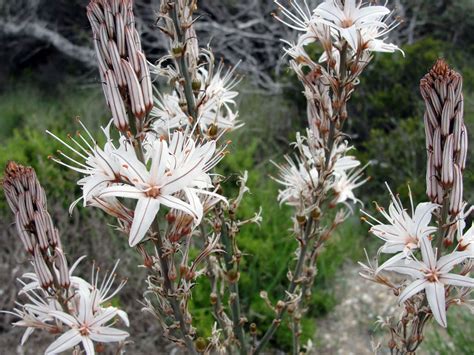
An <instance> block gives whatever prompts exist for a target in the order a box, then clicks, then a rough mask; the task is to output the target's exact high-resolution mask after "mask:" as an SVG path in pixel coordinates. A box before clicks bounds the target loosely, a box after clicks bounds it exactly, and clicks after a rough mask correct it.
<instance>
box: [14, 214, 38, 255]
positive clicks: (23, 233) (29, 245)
mask: <svg viewBox="0 0 474 355" xmlns="http://www.w3.org/2000/svg"><path fill="white" fill-rule="evenodd" d="M15 222H16V223H15V226H16V231H17V233H18V236H19V237H20V240H21V242H22V243H23V246H24V248H25V250H26V251H27V252H28V253H30V254H33V251H34V248H35V244H36V243H35V239H34V237H33V236H32V235H31V234H30V232H28V231H27V230H26V229H25V227H24V225H23V224H22V222H21V220H20V215H19V213H18V212H17V213H16V214H15Z"/></svg>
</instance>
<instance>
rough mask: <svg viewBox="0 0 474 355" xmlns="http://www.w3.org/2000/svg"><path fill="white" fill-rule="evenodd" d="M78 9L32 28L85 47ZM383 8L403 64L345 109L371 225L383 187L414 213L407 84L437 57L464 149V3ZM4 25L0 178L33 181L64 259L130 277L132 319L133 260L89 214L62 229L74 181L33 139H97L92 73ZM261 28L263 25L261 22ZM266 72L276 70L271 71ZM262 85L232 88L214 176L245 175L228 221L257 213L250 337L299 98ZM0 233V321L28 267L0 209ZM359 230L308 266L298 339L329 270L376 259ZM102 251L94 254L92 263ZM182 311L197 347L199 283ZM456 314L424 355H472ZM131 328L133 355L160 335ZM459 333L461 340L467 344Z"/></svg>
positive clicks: (349, 227) (298, 123) (136, 284)
mask: <svg viewBox="0 0 474 355" xmlns="http://www.w3.org/2000/svg"><path fill="white" fill-rule="evenodd" d="M86 2H87V1H77V2H74V6H70V4H69V2H67V1H58V2H54V5H53V3H50V6H51V7H50V9H49V11H48V12H44V11H42V12H41V15H42V16H43V20H44V21H49V22H48V23H53V24H54V23H56V27H55V28H57V29H58V30H62V29H64V32H63V33H62V35H63V36H65V37H67V38H69V39H70V40H71V41H75V42H76V43H82V44H83V43H86V44H87V41H88V40H89V37H88V35H87V32H86V25H87V23H86V22H85V19H84V17H80V19H76V17H75V14H76V13H81V11H82V9H83V8H84V5H85V3H86ZM144 3H147V2H146V1H145V2H144ZM203 3H206V2H205V1H203ZM223 3H225V4H224V5H221V6H228V7H229V8H231V9H232V6H236V5H235V4H234V3H233V2H232V1H228V2H223ZM395 3H397V4H402V5H404V8H403V9H404V15H405V16H406V21H405V24H404V25H402V26H401V27H400V32H399V33H400V34H399V37H398V38H394V41H398V42H400V43H401V45H402V48H403V50H404V52H405V56H402V54H401V53H397V54H395V55H383V54H377V55H376V56H375V58H374V60H373V63H372V64H371V65H370V66H369V68H368V70H367V71H366V72H365V73H364V75H363V77H362V79H361V82H360V85H359V87H358V88H357V89H356V92H355V94H354V96H353V98H352V100H351V101H350V104H349V107H348V109H349V113H350V120H349V123H348V127H347V131H348V133H349V136H350V140H351V143H352V144H353V145H354V146H355V148H356V150H355V151H354V152H355V154H356V155H357V157H358V158H359V159H360V160H361V161H362V162H364V163H365V162H369V161H370V162H371V165H370V166H369V168H368V169H367V174H368V175H370V176H371V177H372V180H371V181H370V182H369V183H367V184H366V185H364V186H363V187H362V188H360V189H359V191H358V192H357V194H358V196H359V197H360V198H361V199H362V200H363V201H364V203H365V208H366V209H368V210H369V211H372V212H373V209H372V203H371V202H372V201H374V200H377V201H379V202H381V203H382V204H384V203H385V202H386V201H387V198H386V197H387V193H386V189H385V187H384V182H385V181H386V182H387V183H389V185H390V186H391V188H392V189H393V190H395V191H398V192H400V193H401V196H402V199H406V192H407V184H410V187H411V189H412V191H413V192H414V196H415V200H416V201H422V200H425V192H424V190H425V159H426V152H425V142H424V130H423V119H422V113H423V103H422V100H421V96H420V94H419V90H418V84H419V80H420V78H421V77H422V76H423V75H424V74H425V73H426V72H427V70H428V69H429V68H430V67H431V66H432V65H433V63H434V62H435V60H436V59H437V58H439V57H443V58H445V59H446V60H447V61H448V62H449V63H450V64H451V66H452V67H454V68H455V69H456V70H458V71H460V72H461V73H462V75H463V77H464V98H465V121H466V123H467V126H468V131H469V133H470V138H471V142H474V140H473V137H472V132H473V131H474V65H473V64H472V57H473V55H474V2H473V1H472V0H465V1H456V2H451V1H440V0H436V1H414V2H412V3H410V2H408V1H401V2H400V1H395ZM389 5H390V3H389ZM205 6H207V5H205ZM3 10H4V11H5V9H3ZM9 10H11V8H10V9H9ZM0 13H1V12H0ZM459 14H463V19H462V21H459V19H460V15H459ZM3 15H5V13H3ZM266 15H268V14H266ZM61 16H62V17H61ZM413 18H415V26H414V27H413V28H412V29H411V30H408V29H407V26H408V27H410V26H411V25H412V24H413ZM6 19H7V16H6V15H5V16H4V17H0V20H1V21H0V38H1V39H2V42H3V40H5V43H6V45H5V46H2V49H1V50H0V61H1V62H2V63H5V65H2V66H1V68H0V82H1V83H2V84H1V85H0V142H1V143H0V166H4V165H5V164H6V162H7V161H8V160H16V161H18V162H20V163H22V164H26V165H32V166H33V167H34V168H35V169H36V171H37V173H38V176H39V178H40V180H41V182H42V183H43V186H44V187H45V189H46V192H47V195H48V199H49V204H50V209H53V215H54V216H55V218H56V220H57V221H58V225H59V226H60V229H61V231H62V233H63V240H64V244H65V245H67V246H68V248H69V250H68V251H69V253H70V255H72V256H74V257H76V256H79V255H82V254H88V255H89V258H88V259H89V260H93V259H95V258H96V259H98V260H100V263H103V264H105V265H108V266H111V264H112V262H113V261H112V260H113V259H115V258H121V259H122V266H121V267H120V273H121V274H122V275H123V276H124V277H128V278H129V285H128V287H126V291H125V293H124V294H123V295H122V296H121V297H122V298H121V302H123V303H124V304H126V305H127V307H128V309H129V310H131V309H136V308H137V307H139V306H140V305H139V303H138V301H137V300H139V299H140V297H141V295H140V294H139V293H137V292H136V290H139V289H140V288H141V287H142V285H143V283H142V280H143V275H142V272H141V271H140V269H137V268H136V265H137V264H138V263H139V260H138V258H137V257H136V255H134V254H133V252H132V251H131V250H130V249H129V248H127V246H126V243H124V242H123V236H117V235H115V236H114V233H113V230H112V228H110V226H109V224H110V223H113V221H111V220H109V219H108V218H106V217H104V216H103V215H102V214H101V213H100V212H98V211H93V210H86V209H84V208H82V207H79V208H77V209H76V210H75V211H74V213H73V215H72V216H71V217H68V216H67V212H66V211H65V208H66V207H67V206H68V205H69V203H70V202H72V201H73V200H75V198H76V197H77V196H79V190H78V188H77V186H76V180H77V178H78V175H77V174H76V173H74V172H72V171H70V170H67V169H65V168H63V167H60V166H58V165H57V164H55V163H54V162H52V161H50V160H49V159H48V156H49V155H51V154H55V152H56V150H57V149H60V148H61V147H60V145H59V144H58V143H57V142H55V141H54V140H53V139H51V138H50V137H48V136H47V135H46V134H45V133H44V131H45V129H48V130H51V131H53V132H55V133H57V134H59V135H62V136H63V137H64V136H66V134H68V133H71V134H74V132H75V131H76V130H77V129H78V128H79V126H78V125H77V123H76V121H75V118H76V117H79V118H80V119H81V120H82V122H83V123H84V124H85V125H86V126H87V127H89V128H90V129H91V131H92V133H93V134H96V133H99V126H100V125H105V124H106V123H107V122H108V120H109V116H110V115H109V113H108V111H107V110H106V108H105V103H104V99H103V97H102V92H101V90H100V85H99V83H98V78H97V76H98V74H97V72H96V71H95V70H94V69H92V68H90V67H87V66H85V65H83V64H81V63H79V62H76V61H74V60H73V59H71V58H70V57H67V56H64V55H63V53H61V52H60V51H58V50H57V49H56V48H54V46H52V45H51V44H48V43H47V42H41V41H38V39H34V38H28V37H25V38H18V37H15V36H12V35H5V34H1V29H2V23H4V22H5V21H6ZM265 20H266V21H272V19H271V18H270V17H266V18H265ZM2 21H3V22H2ZM55 21H56V22H55ZM216 35H218V34H216ZM277 42H278V39H276V42H275V43H277ZM404 43H408V44H404ZM13 44H15V46H13ZM242 59H243V60H244V61H245V60H246V58H242ZM273 60H274V61H275V63H276V62H277V61H278V60H279V59H278V58H273ZM243 74H244V75H245V74H246V73H245V72H244V73H243ZM268 75H270V76H271V77H273V79H274V81H275V83H277V84H278V87H279V88H280V89H279V90H275V91H270V92H269V91H268V90H267V89H262V87H260V86H258V83H255V82H254V81H253V80H252V79H251V78H249V76H248V75H247V77H246V78H245V79H244V80H243V81H242V84H241V85H240V91H241V95H240V98H239V103H240V119H241V120H242V121H243V122H244V123H245V127H244V128H242V129H240V130H239V131H237V132H235V133H233V135H232V141H233V143H232V144H231V154H229V155H228V156H227V157H226V158H225V159H224V160H223V162H222V164H221V166H220V172H222V173H223V174H226V175H228V174H230V175H231V178H230V179H229V180H228V181H227V182H226V183H225V185H224V188H225V189H227V190H228V191H235V185H234V184H235V181H236V177H237V174H238V173H240V172H242V171H244V170H248V171H249V180H248V185H249V187H250V189H251V194H250V195H248V196H247V197H246V199H245V200H244V202H243V204H242V207H241V211H240V213H241V217H242V218H245V217H251V216H253V214H254V213H255V212H257V211H258V210H259V208H260V207H262V211H263V212H262V216H263V223H262V225H261V226H255V225H251V226H246V227H244V228H242V231H241V234H240V235H239V240H238V242H239V246H240V249H241V250H242V251H243V253H244V254H245V257H244V258H243V264H242V275H241V288H240V289H241V292H242V299H243V300H244V304H245V308H244V312H245V314H246V316H247V317H248V319H249V321H251V322H256V323H257V324H258V326H259V330H262V329H265V327H266V326H268V322H269V321H270V319H271V315H272V314H271V311H270V310H269V309H268V308H267V307H266V306H265V304H264V302H263V300H261V299H260V298H259V297H256V295H258V293H259V292H260V291H261V290H262V288H264V289H265V290H266V291H267V292H268V294H269V296H270V299H271V300H277V297H279V296H280V295H281V294H282V292H283V290H284V288H285V285H286V283H287V278H286V272H287V268H288V264H289V263H292V262H293V256H292V255H291V252H292V250H294V247H295V243H294V241H293V239H292V237H291V235H290V231H289V230H290V227H291V223H292V222H291V220H290V219H289V217H290V215H291V212H290V210H289V209H288V208H287V207H285V206H280V205H279V204H278V203H277V201H276V196H277V194H278V186H277V184H276V183H275V182H274V181H273V180H272V179H271V178H270V176H271V175H273V174H275V168H274V166H273V165H272V164H271V163H270V160H274V161H281V159H282V154H284V153H288V151H289V149H291V148H289V143H290V142H291V141H292V140H293V139H294V137H295V134H296V132H297V131H299V130H300V131H301V130H302V129H304V125H305V119H306V118H305V116H306V111H305V110H306V106H305V102H304V99H303V96H302V95H301V90H302V88H301V87H300V85H299V83H298V82H297V80H296V78H295V77H294V76H292V75H291V73H290V72H289V71H286V70H283V71H282V72H280V73H277V72H276V71H275V72H271V71H270V72H269V73H268ZM98 135H99V134H97V136H98ZM473 147H474V143H471V145H470V153H469V156H470V157H472V156H473V154H472V153H473V150H474V149H473ZM61 149H62V148H61ZM465 186H466V192H465V198H466V199H467V200H468V201H473V200H474V173H473V163H472V159H469V161H468V167H467V169H466V171H465ZM0 221H1V226H0V227H2V230H3V231H2V232H1V239H0V242H1V244H0V247H1V248H2V249H1V252H0V254H1V255H0V256H1V257H0V260H1V265H0V268H1V270H0V271H2V273H1V274H3V275H4V276H2V277H3V279H1V280H0V281H1V282H2V284H3V285H7V286H8V287H9V288H10V290H6V291H5V290H3V291H2V295H5V296H8V297H3V299H4V300H3V301H2V302H1V303H0V308H2V309H7V308H11V302H12V300H13V299H14V294H15V292H16V290H15V289H14V288H13V287H11V286H12V285H13V284H14V279H15V277H17V276H19V275H20V274H21V272H22V270H24V269H22V268H19V269H15V270H14V271H13V272H10V271H8V270H10V269H11V267H12V265H16V263H18V262H19V261H20V262H21V263H22V264H21V265H22V267H23V268H24V267H27V263H26V260H25V259H22V257H19V256H18V255H19V254H18V252H19V249H18V248H16V247H15V246H12V243H8V238H10V239H11V238H14V236H13V232H12V228H11V221H12V216H11V215H10V213H9V211H8V207H7V205H6V203H5V200H4V199H3V198H1V199H0ZM367 229H368V228H367V226H365V225H361V223H360V222H359V219H358V214H357V213H356V215H355V216H354V218H352V219H350V220H349V221H348V222H347V223H346V225H345V226H343V227H342V228H341V229H340V230H339V231H338V233H337V235H335V237H334V238H333V239H332V240H331V241H330V242H329V244H328V246H327V248H326V250H325V251H324V253H323V254H322V255H321V257H320V259H319V264H318V267H319V270H318V276H317V279H316V283H315V285H316V291H315V292H314V294H313V298H312V300H311V306H312V308H311V312H310V316H311V317H310V318H308V319H307V320H306V321H305V322H306V324H304V330H305V333H304V334H303V340H305V339H310V338H311V337H312V336H313V335H314V332H315V331H317V329H316V328H317V324H318V322H317V320H315V319H317V318H318V317H323V316H324V315H325V314H327V313H328V312H330V311H331V309H333V307H335V306H336V305H337V303H338V299H337V298H336V297H335V295H334V292H333V289H334V287H333V285H334V283H337V282H341V281H340V279H339V278H340V275H339V274H338V270H341V268H342V267H343V266H344V265H346V264H350V265H353V263H354V262H355V261H357V260H363V259H364V252H363V249H364V248H367V249H369V250H376V248H377V246H378V244H377V241H376V240H375V238H373V237H369V236H368V235H367ZM110 238H112V239H110ZM110 240H112V241H113V242H112V243H111V242H110ZM104 250H106V251H107V252H105V253H104ZM89 266H90V265H89V264H86V265H85V266H83V269H82V270H83V271H88V268H89ZM192 302H193V306H194V308H195V309H196V316H195V319H194V322H195V325H196V326H197V327H198V329H203V331H202V334H200V335H203V336H205V335H209V332H210V329H211V326H212V323H213V320H212V317H211V316H210V313H211V312H210V309H211V307H210V303H209V289H208V285H206V284H205V282H203V284H202V285H199V287H197V288H196V293H195V296H194V298H193V300H192ZM459 315H460V316H457V315H453V314H451V315H450V316H451V317H452V318H454V317H456V319H457V321H456V322H451V323H450V328H449V329H448V331H447V332H443V333H438V332H434V333H433V334H430V336H429V341H428V345H427V349H436V351H435V352H436V353H439V354H450V353H457V354H471V353H474V345H473V344H472V342H471V340H470V339H471V338H472V334H471V333H472V325H470V324H472V321H473V320H474V319H473V318H472V316H469V315H466V312H464V311H460V313H459ZM134 318H135V317H133V316H132V327H133V328H134V330H133V331H132V333H136V334H137V337H136V338H135V343H136V344H138V343H140V339H139V338H140V337H142V336H145V335H146V333H147V332H148V333H149V332H150V329H152V330H154V331H155V332H156V334H159V329H156V328H153V327H154V326H155V325H154V322H153V320H152V319H148V320H146V319H145V320H143V319H141V318H142V317H136V318H140V319H134ZM10 321H11V319H10V318H8V317H2V319H1V320H0V333H5V334H10V333H7V332H10V328H9V326H8V323H9V322H10ZM466 329H468V331H469V332H470V333H469V332H468V333H466V331H465V330H466ZM16 334H17V333H16ZM144 334H145V335H144ZM469 334H470V335H469ZM288 337H289V332H286V331H285V326H282V327H280V330H279V333H278V336H277V337H276V338H275V339H274V342H273V345H274V346H275V347H278V348H281V349H284V350H285V349H287V348H288V346H289V344H290V343H291V339H289V338H288ZM10 338H12V337H11V336H9V339H6V337H2V342H1V344H0V345H5V344H6V345H5V346H7V345H8V344H10V345H11V344H16V343H17V340H16V339H17V338H15V339H13V340H10ZM160 341H161V340H160V338H159V336H157V337H156V339H155V340H154V343H150V349H153V347H152V346H155V343H159V342H160ZM131 346H132V350H131V353H138V352H134V351H133V346H134V345H131ZM142 351H144V350H143V349H142ZM433 351H434V350H433Z"/></svg>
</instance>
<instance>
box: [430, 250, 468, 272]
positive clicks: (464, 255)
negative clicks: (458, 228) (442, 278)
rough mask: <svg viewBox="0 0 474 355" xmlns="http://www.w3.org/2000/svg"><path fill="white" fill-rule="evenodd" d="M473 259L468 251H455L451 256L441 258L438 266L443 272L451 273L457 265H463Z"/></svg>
mask: <svg viewBox="0 0 474 355" xmlns="http://www.w3.org/2000/svg"><path fill="white" fill-rule="evenodd" d="M469 257H471V253H469V252H468V251H454V252H452V253H451V254H448V255H445V256H442V257H441V258H439V260H438V263H437V264H436V266H437V267H438V269H439V270H440V271H442V272H448V271H450V270H451V269H452V268H453V267H454V266H455V265H457V264H459V263H462V262H463V261H464V260H466V259H468V258H469Z"/></svg>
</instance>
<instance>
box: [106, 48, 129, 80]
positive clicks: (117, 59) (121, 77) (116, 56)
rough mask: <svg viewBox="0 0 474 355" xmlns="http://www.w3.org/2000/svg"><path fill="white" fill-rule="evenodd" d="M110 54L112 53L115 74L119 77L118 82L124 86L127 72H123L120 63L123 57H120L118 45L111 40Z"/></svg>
mask: <svg viewBox="0 0 474 355" xmlns="http://www.w3.org/2000/svg"><path fill="white" fill-rule="evenodd" d="M109 54H110V58H111V59H112V68H113V69H114V74H115V77H116V78H117V84H118V86H120V87H122V88H123V87H125V85H126V84H127V82H126V80H125V74H124V72H123V68H122V65H121V63H120V61H121V60H122V59H121V58H120V54H119V51H118V49H117V45H116V44H115V42H113V41H109Z"/></svg>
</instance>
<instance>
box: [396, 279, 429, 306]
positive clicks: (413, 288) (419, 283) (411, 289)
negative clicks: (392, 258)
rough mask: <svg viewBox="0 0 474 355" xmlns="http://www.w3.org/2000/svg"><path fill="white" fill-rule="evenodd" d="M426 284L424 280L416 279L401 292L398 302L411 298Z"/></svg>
mask: <svg viewBox="0 0 474 355" xmlns="http://www.w3.org/2000/svg"><path fill="white" fill-rule="evenodd" d="M427 283H428V281H426V280H425V279H418V280H415V281H413V282H412V283H411V284H409V285H408V286H407V287H406V288H405V289H404V290H403V292H402V293H401V294H400V297H399V299H398V301H399V302H400V303H403V302H405V301H406V300H407V299H409V298H410V297H411V296H413V295H415V294H417V293H418V292H420V291H421V290H423V289H424V288H425V286H426V284H427Z"/></svg>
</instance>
